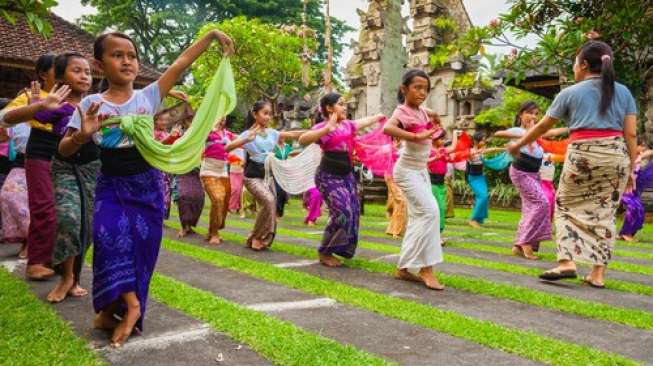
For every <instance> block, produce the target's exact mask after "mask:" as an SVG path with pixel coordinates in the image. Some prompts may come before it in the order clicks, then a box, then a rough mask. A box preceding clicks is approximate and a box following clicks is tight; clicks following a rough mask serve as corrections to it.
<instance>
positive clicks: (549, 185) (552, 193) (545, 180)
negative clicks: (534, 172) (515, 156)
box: [540, 154, 556, 221]
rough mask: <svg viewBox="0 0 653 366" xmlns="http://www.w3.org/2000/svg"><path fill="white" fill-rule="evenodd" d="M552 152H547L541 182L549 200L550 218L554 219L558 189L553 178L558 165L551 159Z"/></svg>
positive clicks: (542, 167)
mask: <svg viewBox="0 0 653 366" xmlns="http://www.w3.org/2000/svg"><path fill="white" fill-rule="evenodd" d="M550 158H551V154H545V155H544V159H543V160H542V166H541V167H540V182H541V184H542V192H544V196H546V200H547V201H548V202H549V218H550V219H551V221H553V212H554V211H555V204H556V202H555V201H556V189H555V186H554V185H553V178H554V176H555V172H556V167H555V165H553V162H552V161H551V160H549V159H550Z"/></svg>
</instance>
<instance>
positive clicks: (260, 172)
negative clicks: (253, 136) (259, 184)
mask: <svg viewBox="0 0 653 366" xmlns="http://www.w3.org/2000/svg"><path fill="white" fill-rule="evenodd" d="M244 175H245V178H261V179H263V178H265V165H264V164H262V163H257V162H255V161H254V160H252V159H250V158H249V154H247V161H245V171H244Z"/></svg>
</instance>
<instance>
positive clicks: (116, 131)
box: [68, 81, 161, 149]
mask: <svg viewBox="0 0 653 366" xmlns="http://www.w3.org/2000/svg"><path fill="white" fill-rule="evenodd" d="M93 102H95V103H100V102H102V106H101V107H100V111H99V114H100V115H107V116H127V115H135V114H138V115H149V116H153V115H154V114H155V113H156V111H157V109H158V108H159V106H160V105H161V94H160V91H159V82H158V81H155V82H153V83H152V84H150V85H148V86H146V87H145V88H143V89H140V90H134V92H133V94H132V96H131V98H129V100H128V101H126V102H125V103H122V104H115V103H111V102H109V101H107V100H105V99H104V98H102V94H91V95H89V96H87V97H86V98H84V99H82V102H81V103H80V104H79V106H80V108H81V109H82V111H86V110H87V109H88V108H89V107H90V106H91V103H93ZM81 125H82V124H81V119H80V116H79V112H78V111H77V110H76V111H75V113H74V114H73V116H72V117H71V118H70V122H69V123H68V127H69V128H74V129H76V130H79V129H80V128H81ZM93 141H94V142H95V143H96V144H97V145H99V146H101V147H104V148H114V149H115V148H127V147H132V146H133V145H134V142H133V141H132V138H131V137H130V136H127V135H125V134H124V133H123V132H122V130H121V129H120V126H119V125H118V124H116V125H110V126H106V127H102V128H100V130H99V131H98V132H97V133H95V135H93Z"/></svg>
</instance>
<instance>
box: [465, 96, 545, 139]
mask: <svg viewBox="0 0 653 366" xmlns="http://www.w3.org/2000/svg"><path fill="white" fill-rule="evenodd" d="M526 101H534V102H535V103H537V105H538V106H539V108H540V111H546V110H547V109H548V107H549V105H550V104H551V101H550V100H548V99H546V98H544V97H540V96H538V95H535V94H533V93H530V92H527V91H525V90H521V89H517V88H514V87H511V86H508V87H506V89H505V91H504V92H503V95H502V100H501V104H499V105H498V106H496V107H492V108H488V109H486V110H484V111H482V112H481V113H479V114H478V115H476V117H474V121H475V122H476V124H477V125H480V126H486V127H489V128H494V129H497V128H509V127H512V126H513V123H514V121H515V116H516V115H517V112H518V111H519V108H520V107H521V105H522V103H524V102H526Z"/></svg>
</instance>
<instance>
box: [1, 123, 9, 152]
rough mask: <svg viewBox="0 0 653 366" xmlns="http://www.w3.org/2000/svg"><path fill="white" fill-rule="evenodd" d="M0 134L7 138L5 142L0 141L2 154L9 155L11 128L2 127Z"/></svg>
mask: <svg viewBox="0 0 653 366" xmlns="http://www.w3.org/2000/svg"><path fill="white" fill-rule="evenodd" d="M0 136H1V137H2V138H3V139H5V138H6V139H7V141H5V142H0V156H9V130H8V129H5V128H0Z"/></svg>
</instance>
